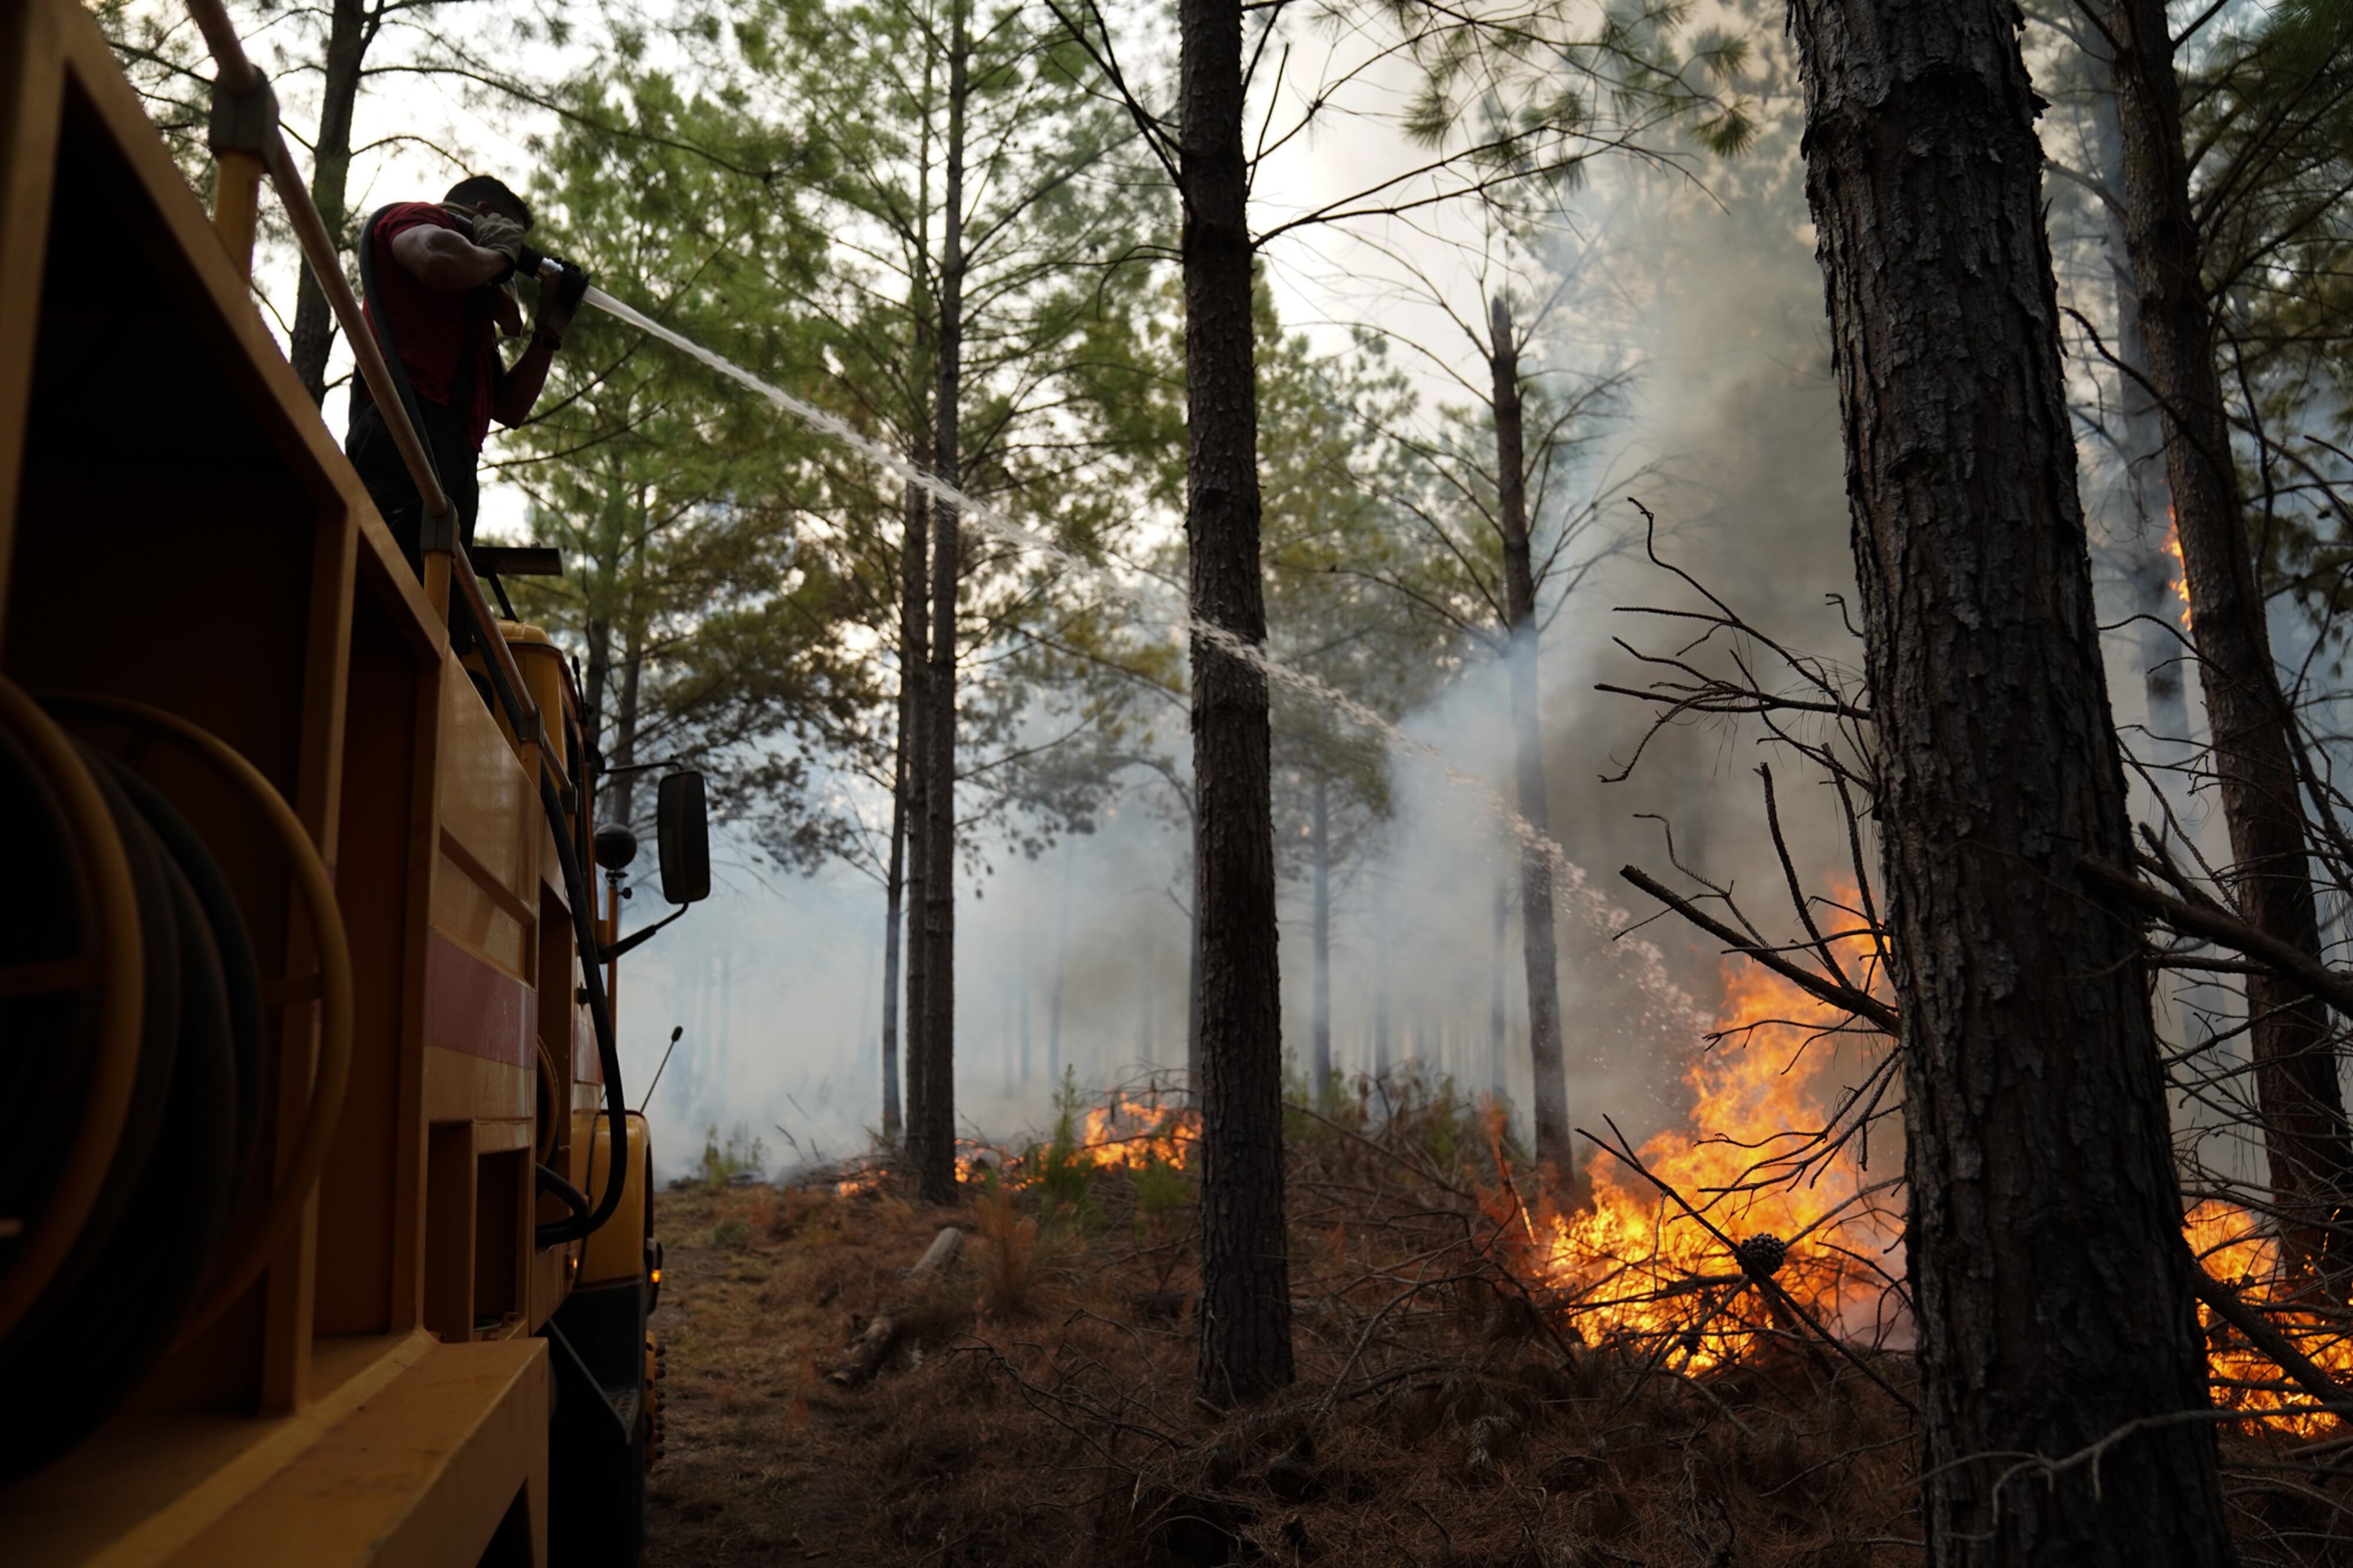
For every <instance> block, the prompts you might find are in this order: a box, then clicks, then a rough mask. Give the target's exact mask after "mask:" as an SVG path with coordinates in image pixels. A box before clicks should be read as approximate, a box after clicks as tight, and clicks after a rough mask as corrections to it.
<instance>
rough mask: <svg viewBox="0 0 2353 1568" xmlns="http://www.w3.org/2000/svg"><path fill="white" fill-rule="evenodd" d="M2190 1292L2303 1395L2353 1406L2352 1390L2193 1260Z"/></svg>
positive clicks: (2190, 1269) (2329, 1403) (2190, 1272)
mask: <svg viewBox="0 0 2353 1568" xmlns="http://www.w3.org/2000/svg"><path fill="white" fill-rule="evenodd" d="M2189 1288H2190V1289H2192V1290H2195V1291H2196V1292H2197V1293H2198V1299H2199V1300H2201V1301H2203V1302H2205V1303H2206V1305H2207V1306H2209V1307H2211V1308H2212V1309H2213V1310H2214V1315H2215V1316H2216V1317H2218V1318H2220V1319H2221V1320H2222V1321H2224V1322H2226V1323H2228V1324H2230V1325H2231V1326H2232V1328H2234V1329H2236V1330H2238V1331H2240V1332H2241V1333H2242V1334H2244V1335H2246V1336H2247V1342H2248V1343H2249V1344H2251V1345H2253V1346H2254V1347H2255V1348H2256V1349H2257V1350H2259V1351H2261V1352H2263V1354H2265V1355H2267V1356H2269V1357H2271V1359H2272V1361H2273V1362H2274V1364H2276V1365H2277V1366H2278V1367H2279V1369H2280V1370H2281V1371H2282V1372H2284V1373H2287V1374H2288V1376H2290V1377H2292V1378H2294V1379H2295V1382H2296V1384H2297V1385H2298V1386H2299V1387H2301V1388H2302V1389H2303V1390H2304V1391H2305V1392H2306V1394H2311V1395H2312V1396H2313V1397H2314V1398H2315V1399H2317V1400H2319V1401H2320V1402H2321V1403H2322V1404H2323V1405H2331V1404H2337V1405H2342V1404H2348V1403H2353V1389H2348V1388H2347V1387H2346V1386H2345V1385H2344V1384H2341V1383H2338V1382H2337V1380H2336V1379H2335V1378H2333V1377H2331V1376H2329V1375H2328V1373H2326V1372H2324V1371H2322V1370H2321V1368H2320V1366H2319V1364H2318V1363H2316V1362H2315V1361H2313V1359H2312V1358H2311V1357H2310V1356H2307V1355H2306V1354H2305V1353H2304V1352H2302V1351H2300V1350H2298V1349H2296V1348H2295V1343H2294V1342H2291V1341H2290V1340H2289V1339H2288V1337H2287V1336H2286V1335H2285V1334H2283V1333H2281V1332H2280V1331H2278V1330H2277V1329H2275V1328H2274V1327H2272V1326H2271V1324H2269V1323H2267V1322H2265V1321H2263V1314H2262V1313H2261V1312H2258V1311H2256V1310H2254V1309H2253V1307H2250V1306H2248V1305H2247V1303H2246V1302H2245V1301H2244V1300H2242V1299H2241V1297H2240V1295H2239V1293H2238V1292H2237V1291H2236V1290H2233V1289H2231V1287H2230V1286H2228V1285H2226V1284H2224V1283H2223V1282H2222V1281H2221V1280H2220V1279H2215V1278H2214V1277H2213V1276H2212V1275H2211V1274H2209V1273H2207V1272H2206V1266H2205V1265H2204V1264H2202V1263H2200V1262H2199V1261H2198V1259H2197V1258H2196V1257H2194V1256H2193V1257H2192V1258H2190V1259H2189Z"/></svg>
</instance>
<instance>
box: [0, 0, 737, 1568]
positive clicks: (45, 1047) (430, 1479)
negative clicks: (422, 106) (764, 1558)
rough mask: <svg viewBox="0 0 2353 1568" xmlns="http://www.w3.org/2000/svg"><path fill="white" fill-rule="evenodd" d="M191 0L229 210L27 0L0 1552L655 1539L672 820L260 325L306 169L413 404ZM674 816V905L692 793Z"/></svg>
mask: <svg viewBox="0 0 2353 1568" xmlns="http://www.w3.org/2000/svg"><path fill="white" fill-rule="evenodd" d="M191 9H192V10H193V11H194V12H195V15H196V16H197V19H198V21H199V22H200V24H202V25H203V26H204V28H205V31H206V37H207V40H208V42H209V43H210V44H211V45H212V47H213V53H214V57H215V60H216V66H217V67H218V69H219V75H220V81H219V86H218V88H217V89H216V108H215V113H214V121H213V144H214V147H215V149H216V153H217V155H218V168H217V172H218V176H219V177H218V180H217V193H218V194H217V196H216V208H215V211H214V212H213V213H212V214H211V215H207V214H206V212H205V211H204V210H203V209H202V208H201V206H200V205H198V203H197V201H196V199H195V196H194V195H191V193H190V191H189V189H188V186H187V184H186V183H185V181H184V180H183V178H182V177H181V174H180V173H179V171H178V169H177V168H176V167H175V166H174V163H173V161H172V159H171V157H170V156H169V154H168V153H167V152H166V150H165V148H164V145H163V143H162V142H161V141H160V139H159V138H158V136H157V134H156V132H155V131H154V129H153V127H152V126H151V125H150V124H149V122H148V121H147V119H146V117H145V115H144V114H143V113H142V110H141V107H140V104H139V102H138V100H136V98H135V97H134V96H133V94H132V89H131V88H130V87H129V85H128V84H127V83H126V82H125V81H124V80H123V79H122V77H121V73H120V72H119V70H118V69H117V68H116V65H115V63H114V61H113V59H112V58H111V55H110V53H109V50H108V48H107V46H106V43H105V41H104V39H103V38H102V37H100V33H99V30H98V28H97V27H96V26H94V25H93V23H92V21H91V19H90V16H88V15H87V14H86V13H85V11H84V10H83V8H82V6H81V5H79V4H78V3H77V0H0V824H5V826H6V828H7V830H8V836H9V840H10V848H11V853H10V855H9V857H8V874H7V876H6V879H5V892H0V1084H5V1101H0V1103H5V1112H6V1114H5V1129H6V1131H5V1136H0V1561H5V1563H9V1564H11V1565H14V1568H32V1565H35V1564H52V1563H108V1564H125V1565H128V1564H142V1563H174V1564H198V1563H220V1564H231V1563H234V1564H240V1565H248V1564H259V1563H300V1564H305V1565H324V1564H342V1563H413V1564H418V1565H432V1568H439V1565H448V1564H457V1565H463V1564H468V1563H530V1564H545V1563H549V1562H551V1561H553V1562H554V1563H556V1564H558V1565H559V1568H563V1565H565V1564H572V1563H633V1562H635V1561H636V1560H637V1557H638V1551H639V1546H640V1543H641V1537H642V1531H643V1498H644V1473H645V1468H646V1467H647V1466H648V1465H649V1464H650V1463H651V1462H652V1459H653V1458H654V1456H655V1455H656V1454H657V1453H658V1451H659V1388H658V1384H657V1374H658V1372H659V1353H658V1352H657V1351H656V1349H655V1348H654V1346H653V1344H652V1342H651V1341H650V1340H649V1337H648V1335H647V1331H646V1319H647V1314H648V1313H649V1310H651V1308H652V1305H653V1301H654V1298H655V1294H656V1292H657V1291H658V1290H659V1284H660V1268H659V1261H660V1249H659V1245H658V1244H657V1243H656V1242H655V1241H654V1240H653V1238H652V1237H651V1234H650V1231H651V1223H650V1222H651V1206H650V1199H651V1187H650V1182H649V1168H648V1148H647V1141H646V1134H645V1126H644V1123H643V1121H642V1120H641V1119H639V1118H638V1116H637V1115H635V1114H634V1113H633V1112H631V1111H630V1110H628V1106H627V1105H626V1103H625V1102H624V1100H623V1097H622V1086H621V1083H620V1074H619V1055H618V1044H617V1039H616V1037H615V1034H614V1020H613V1014H612V1007H611V1000H612V997H611V992H612V986H613V984H614V978H615V975H614V971H613V968H612V964H613V962H614V961H615V960H616V959H617V957H618V955H619V952H621V951H622V950H623V949H625V948H626V947H628V946H629V945H633V942H632V940H631V939H625V938H623V937H621V935H620V933H619V931H618V929H617V928H618V924H619V921H618V912H617V911H618V909H619V899H618V892H619V884H620V880H621V877H622V875H623V871H624V868H626V867H627V866H628V863H629V859H630V857H631V855H632V853H633V849H634V844H633V841H632V840H631V839H630V837H629V836H628V834H627V833H626V832H620V831H616V830H612V829H607V830H606V831H604V832H602V833H597V832H596V831H595V830H594V823H595V817H594V805H595V798H596V782H597V774H598V768H599V764H598V761H597V757H596V750H595V746H594V735H593V732H592V731H591V730H590V729H589V728H587V727H586V725H585V721H584V715H583V713H582V710H581V703H580V698H579V694H578V691H577V689H576V688H575V682H574V679H573V676H572V672H571V670H570V668H569V666H568V665H567V662H566V661H565V658H564V657H563V656H562V654H561V653H560V652H559V651H558V649H557V648H556V647H554V645H553V644H552V643H551V641H550V639H549V638H548V637H547V636H546V635H545V634H544V633H543V632H542V631H540V630H539V629H538V628H536V627H533V626H521V625H517V624H515V623H513V622H512V621H501V620H500V619H499V618H498V617H496V616H493V615H492V614H491V611H490V610H489V608H488V606H487V605H486V603H485V600H484V595H483V589H482V585H481V583H480V580H479V576H478V573H479V574H490V575H492V576H493V577H494V575H495V573H496V572H497V571H499V570H501V569H503V570H507V571H513V570H518V569H527V568H530V567H532V566H533V565H535V564H536V565H542V566H543V565H544V563H535V562H534V561H533V560H532V559H531V558H530V556H531V553H532V552H522V553H521V554H513V553H510V554H508V555H506V556H502V557H501V558H499V559H498V560H492V559H491V558H490V552H478V553H479V554H480V557H481V558H480V559H476V560H470V559H469V558H468V556H467V553H466V552H465V551H464V550H463V549H462V548H459V546H458V545H457V544H456V543H455V542H454V540H453V539H451V538H449V537H448V536H447V535H446V534H445V535H442V536H440V537H439V543H440V545H441V548H439V549H438V550H434V549H428V551H427V554H426V556H425V570H424V575H423V580H422V581H420V580H419V578H418V576H417V574H416V573H415V572H414V571H412V569H411V568H410V567H409V565H408V563H406V561H405V560H404V559H403V557H402V554H401V552H400V550H399V548H398V546H397V545H396V543H395V542H394V541H393V539H392V536H391V535H390V534H389V533H388V532H387V531H386V530H385V526H384V524H383V522H382V521H380V520H379V518H378V517H377V515H376V513H375V510H374V508H373V507H372V506H371V504H370V502H369V500H368V498H367V494H366V492H365V491H364V489H362V488H361V485H360V482H359V480H358V479H357V477H356V476H355V475H354V474H353V470H352V468H351V467H350V465H349V464H347V463H346V462H345V461H344V459H343V455H342V453H341V452H340V451H339V450H338V449H337V447H336V444H335V442H334V441H333V440H332V438H331V437H330V436H329V434H328V431H327V429H326V427H325V426H324V425H323V424H322V421H321V419H320V416H319V414H318V411H317V410H316V409H315V408H314V407H313V406H312V405H311V403H310V401H309V400H308V399H307V398H306V397H305V395H304V394H303V391H302V388H301V385H300V384H298V383H297V381H296V379H295V376H294V374H293V372H292V370H291V369H290V367H289V366H288V364H287V363H286V361H285V359H284V358H283V357H282V356H281V355H280V353H279V351H278V349H277V347H276V345H275V344H274V343H273V342H272V340H271V338H270V336H269V332H268V331H267V330H266V329H265V328H264V325H263V323H262V321H261V318H260V315H259V311H258V310H257V308H256V305H255V303H254V300H253V298H252V296H251V294H250V292H249V290H248V276H247V274H248V268H249V267H250V263H251V255H252V247H253V235H254V229H255V224H256V216H257V212H258V209H259V202H260V200H261V192H262V189H263V181H264V178H265V176H266V177H267V179H268V181H269V184H271V185H272V186H274V187H275V189H276V191H277V193H278V195H279V197H280V200H281V202H282V203H283V205H284V207H285V211H286V216H287V218H288V219H289V221H290V224H291V226H292V228H293V230H294V233H295V235H296V237H297V238H298V240H299V241H300V242H301V245H302V247H303V249H304V252H305V256H306V259H307V260H308V261H309V262H310V265H311V267H312V269H313V270H314V271H315V272H317V273H319V275H320V276H321V278H322V281H323V282H325V283H326V284H327V287H328V289H329V293H330V296H331V298H332V300H333V303H334V304H335V307H336V309H337V311H338V314H339V316H340V317H341V319H342V321H343V328H344V331H345V333H346V335H347V337H349V338H351V339H352V341H353V350H354V352H355V353H356V354H357V356H358V358H359V360H360V370H361V374H363V375H364V376H366V377H367V378H368V379H369V381H370V383H371V384H372V385H373V386H374V387H375V391H376V395H377V398H378V401H379V403H380V404H381V405H385V407H386V408H388V409H391V408H394V407H396V404H397V402H398V391H397V384H396V383H393V382H390V381H388V380H385V363H384V361H383V357H382V355H381V354H380V353H377V352H376V345H375V343H374V342H373V340H372V339H368V338H367V337H366V328H365V327H364V325H363V324H362V323H361V321H360V318H359V315H358V311H357V307H356V304H355V302H354V301H353V300H352V298H351V294H350V289H349V288H348V287H347V286H346V285H345V284H344V282H343V278H342V275H341V271H340V268H338V266H337V265H336V263H335V260H334V255H333V252H332V247H328V246H327V243H326V236H325V231H324V229H323V227H322V226H321V225H320V223H319V219H318V215H317V213H316V211H315V209H313V208H312V207H311V204H310V201H309V198H308V196H307V195H305V194H304V193H303V191H302V187H301V179H300V175H299V173H298V172H297V170H296V169H295V167H294V165H293V163H292V160H291V158H290V155H289V154H288V153H287V150H286V146H285V143H284V141H283V139H282V138H281V137H280V134H279V132H278V129H277V125H276V121H275V115H274V105H273V104H272V103H271V102H270V100H269V89H268V84H267V83H266V82H265V81H263V80H261V79H260V78H259V73H258V72H255V71H254V70H253V69H252V68H251V66H250V64H249V62H248V61H247V60H246V59H245V58H244V56H243V54H242V51H241V49H240V48H239V47H238V46H237V40H236V38H235V37H234V35H233V34H231V33H229V31H228V29H227V22H226V19H225V18H224V17H223V16H222V15H221V14H220V12H219V10H218V6H217V0H195V4H193V5H192V6H191ZM396 424H397V425H399V426H400V428H399V429H397V430H396V437H398V436H406V446H407V447H415V446H416V443H415V437H414V435H413V433H411V432H408V431H407V429H406V421H405V420H398V421H396ZM417 450H418V451H420V452H421V450H422V449H421V448H417ZM412 467H413V468H414V467H415V465H414V464H412ZM426 467H427V469H428V470H429V464H427V465H426ZM420 490H421V493H424V494H425V495H426V496H427V502H428V507H427V510H428V511H432V512H446V505H447V503H446V501H441V498H440V497H439V493H438V487H433V486H432V485H431V480H430V478H429V472H427V473H420ZM436 501H440V502H441V504H440V505H438V506H436V505H434V504H433V503H434V502H436ZM431 542H433V540H432V539H431V538H430V537H428V544H430V543H431ZM453 626H455V627H457V628H458V631H457V633H456V634H455V635H454V636H453V633H452V630H451V628H452V627H453ZM658 796H659V801H660V810H659V818H658V820H659V835H658V837H659V840H660V850H661V856H660V875H661V884H662V891H663V893H664V894H665V896H666V897H667V898H668V900H670V902H671V903H673V904H679V905H683V904H686V903H690V902H692V901H693V900H697V899H699V898H701V897H702V896H703V895H704V894H705V893H707V892H708V890H709V879H710V870H709V854H708V847H707V842H706V838H705V829H704V826H703V806H702V781H701V779H700V778H699V777H698V776H697V775H694V774H691V773H677V774H673V775H671V776H670V777H669V778H665V779H664V780H662V781H661V784H660V787H659V791H658ZM600 863H601V865H602V866H603V867H604V868H605V869H606V871H607V891H606V893H605V894H604V896H603V899H602V907H601V908H600V907H599V904H600V900H599V895H598V893H597V889H596V881H595V878H596V868H597V865H598V864H600Z"/></svg>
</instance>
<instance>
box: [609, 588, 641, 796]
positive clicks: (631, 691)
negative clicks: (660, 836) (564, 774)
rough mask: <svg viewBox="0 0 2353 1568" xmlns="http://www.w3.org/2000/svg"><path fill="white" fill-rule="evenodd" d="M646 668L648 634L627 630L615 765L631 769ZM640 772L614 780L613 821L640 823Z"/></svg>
mask: <svg viewBox="0 0 2353 1568" xmlns="http://www.w3.org/2000/svg"><path fill="white" fill-rule="evenodd" d="M645 668H646V657H645V633H644V631H643V630H642V629H641V628H640V627H638V626H631V627H630V628H629V630H628V640H627V641H626V642H625V643H623V644H622V647H621V704H620V711H619V712H617V713H616V714H615V715H614V716H613V765H614V766H615V767H617V768H628V767H632V766H634V765H635V764H636V763H637V760H638V689H639V685H640V683H639V679H638V678H639V677H640V676H641V675H642V674H643V673H644V671H645ZM637 802H638V774H636V773H623V774H621V775H620V777H618V778H617V779H615V780H614V781H613V820H614V821H616V822H617V823H619V824H620V825H621V826H624V827H628V826H634V825H635V824H636V822H637V814H638V806H637Z"/></svg>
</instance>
